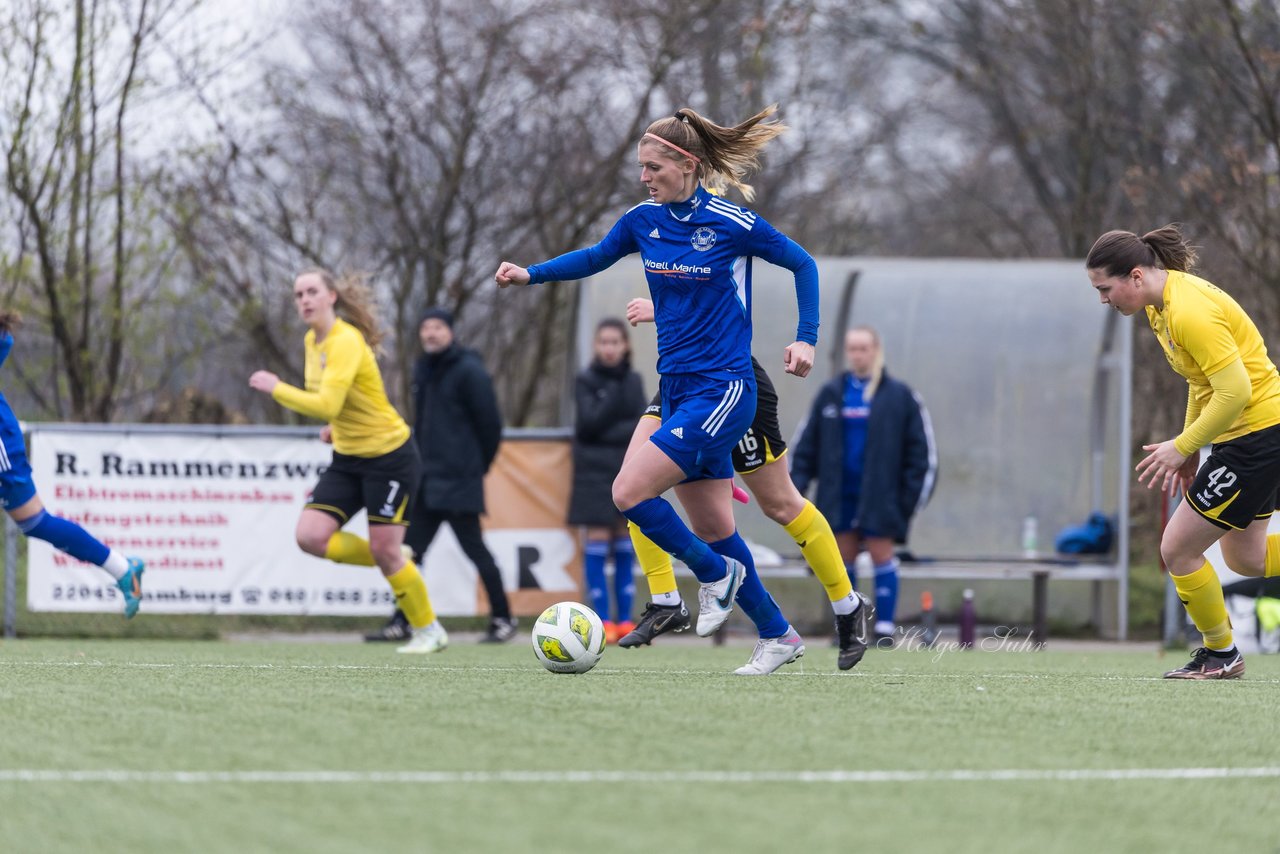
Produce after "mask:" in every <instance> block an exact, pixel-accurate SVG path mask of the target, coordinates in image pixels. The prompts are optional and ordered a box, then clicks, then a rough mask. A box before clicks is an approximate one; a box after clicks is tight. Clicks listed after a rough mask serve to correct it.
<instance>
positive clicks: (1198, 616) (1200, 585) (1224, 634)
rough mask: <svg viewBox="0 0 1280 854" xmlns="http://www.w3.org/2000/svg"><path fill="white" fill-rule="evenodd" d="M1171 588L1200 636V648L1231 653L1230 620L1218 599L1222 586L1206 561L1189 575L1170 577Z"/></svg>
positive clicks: (1225, 608) (1216, 574) (1223, 605)
mask: <svg viewBox="0 0 1280 854" xmlns="http://www.w3.org/2000/svg"><path fill="white" fill-rule="evenodd" d="M1173 586H1174V587H1175V588H1177V590H1178V598H1179V599H1181V600H1182V604H1183V605H1185V606H1186V608H1187V613H1188V614H1189V615H1191V622H1193V623H1195V624H1196V628H1197V629H1199V630H1200V634H1202V635H1204V645H1205V646H1206V647H1208V648H1209V649H1214V650H1224V649H1231V645H1232V643H1233V641H1232V638H1231V618H1230V617H1228V616H1227V604H1226V602H1225V601H1224V600H1223V598H1222V582H1220V581H1219V580H1218V573H1217V572H1216V571H1215V570H1214V568H1213V566H1212V565H1211V564H1210V563H1209V561H1205V562H1204V566H1202V567H1200V568H1199V569H1197V570H1196V571H1195V572H1193V573H1191V574H1190V575H1175V576H1173Z"/></svg>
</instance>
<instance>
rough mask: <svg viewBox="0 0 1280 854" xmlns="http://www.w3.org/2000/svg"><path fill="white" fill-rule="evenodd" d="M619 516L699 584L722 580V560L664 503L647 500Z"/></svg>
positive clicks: (672, 508) (653, 499)
mask: <svg viewBox="0 0 1280 854" xmlns="http://www.w3.org/2000/svg"><path fill="white" fill-rule="evenodd" d="M622 515H623V516H626V517H627V519H628V520H629V521H631V522H634V523H635V524H636V527H638V528H639V529H640V530H641V531H643V532H644V535H645V536H646V537H648V538H649V539H651V540H653V542H654V544H655V545H657V547H658V548H660V549H662V550H663V551H664V552H666V553H667V554H669V555H671V556H673V557H675V558H676V559H678V560H681V561H683V562H684V564H685V566H687V567H689V570H690V571H691V572H692V573H693V574H694V576H696V577H697V579H698V581H699V582H701V583H702V584H711V583H712V582H714V581H719V580H720V579H722V578H724V576H725V565H724V560H722V559H721V558H720V556H719V555H718V554H716V553H715V552H714V551H712V550H711V549H710V548H708V547H707V544H706V543H704V542H703V541H702V540H700V539H698V538H697V537H695V536H694V535H693V531H690V530H689V527H688V526H687V525H685V523H684V521H683V520H682V519H681V518H680V516H679V515H678V514H677V513H676V511H675V508H674V507H672V506H671V505H670V504H669V503H667V501H666V500H664V499H662V498H648V499H646V500H644V501H641V502H640V503H639V504H637V505H636V506H635V507H632V508H631V509H630V510H623V511H622Z"/></svg>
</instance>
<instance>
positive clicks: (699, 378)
mask: <svg viewBox="0 0 1280 854" xmlns="http://www.w3.org/2000/svg"><path fill="white" fill-rule="evenodd" d="M659 390H660V391H661V393H662V411H663V412H665V413H670V415H668V416H667V419H666V420H665V421H663V422H662V426H661V427H659V428H658V432H656V433H654V434H653V435H652V436H651V437H650V438H649V441H650V442H653V443H654V444H655V445H657V446H658V448H659V449H661V450H662V452H663V453H664V454H666V455H667V456H668V457H670V458H671V460H672V461H673V462H674V463H675V464H676V465H678V466H680V469H681V470H682V471H683V472H684V474H685V478H686V480H722V479H725V478H731V477H733V449H734V448H735V447H736V446H737V444H738V440H740V439H741V438H742V435H743V434H744V433H746V432H747V429H748V428H749V427H750V426H751V421H752V419H754V418H755V416H756V381H755V377H754V376H752V374H751V373H750V372H747V373H745V374H735V373H733V372H731V371H718V372H716V373H715V374H667V375H666V376H664V377H663V378H662V382H661V383H660V385H659Z"/></svg>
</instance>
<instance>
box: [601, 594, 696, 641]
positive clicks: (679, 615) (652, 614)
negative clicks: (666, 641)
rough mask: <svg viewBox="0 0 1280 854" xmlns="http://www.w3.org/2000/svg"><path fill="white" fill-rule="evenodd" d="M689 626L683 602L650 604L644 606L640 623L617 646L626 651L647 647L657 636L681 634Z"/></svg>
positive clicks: (687, 612)
mask: <svg viewBox="0 0 1280 854" xmlns="http://www.w3.org/2000/svg"><path fill="white" fill-rule="evenodd" d="M689 625H690V623H689V609H688V608H686V607H685V606H684V603H683V602H681V603H680V604H679V605H655V604H654V603H652V602H650V603H649V604H647V605H645V606H644V613H643V614H641V615H640V622H638V623H636V627H635V628H634V629H632V630H631V631H629V632H627V633H626V634H625V635H623V636H622V637H621V638H619V639H618V646H620V647H623V648H627V649H629V648H631V647H633V646H647V645H648V644H650V643H653V639H654V638H656V637H657V636H658V635H664V634H666V633H667V632H683V631H684V630H685V629H687V628H689Z"/></svg>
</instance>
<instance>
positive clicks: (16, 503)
mask: <svg viewBox="0 0 1280 854" xmlns="http://www.w3.org/2000/svg"><path fill="white" fill-rule="evenodd" d="M35 494H36V484H35V481H33V480H32V479H31V466H30V465H28V464H27V455H26V454H25V453H23V454H13V453H12V452H11V451H9V450H8V449H6V448H5V447H4V445H3V444H2V443H0V510H16V509H17V508H19V507H21V506H22V505H23V504H26V503H27V502H28V501H30V500H31V499H32V498H33V497H35Z"/></svg>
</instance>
